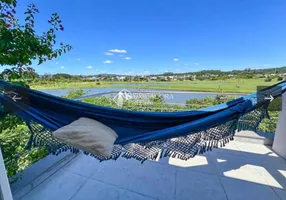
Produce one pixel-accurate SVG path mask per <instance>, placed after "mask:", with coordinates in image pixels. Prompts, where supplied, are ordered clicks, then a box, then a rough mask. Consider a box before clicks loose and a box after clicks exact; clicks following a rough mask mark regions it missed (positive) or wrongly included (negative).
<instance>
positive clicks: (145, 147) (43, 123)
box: [0, 81, 286, 161]
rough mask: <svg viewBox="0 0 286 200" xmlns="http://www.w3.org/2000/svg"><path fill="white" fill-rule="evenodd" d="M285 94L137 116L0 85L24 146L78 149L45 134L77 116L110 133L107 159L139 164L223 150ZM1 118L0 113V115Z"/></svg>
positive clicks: (284, 85)
mask: <svg viewBox="0 0 286 200" xmlns="http://www.w3.org/2000/svg"><path fill="white" fill-rule="evenodd" d="M285 91H286V81H283V82H281V83H278V84H276V85H273V86H271V87H268V88H265V89H263V90H261V91H259V92H258V93H253V94H250V95H247V96H244V97H241V98H238V99H235V100H233V101H230V102H227V103H223V104H220V105H216V106H212V107H208V108H203V109H199V110H193V111H184V112H139V111H128V110H121V109H115V108H109V107H103V106H97V105H91V104H87V103H84V102H80V101H75V100H70V99H65V98H60V97H56V96H52V95H49V94H46V93H43V92H39V91H36V90H31V89H28V88H25V87H22V86H19V85H14V84H10V83H7V82H4V81H0V102H1V104H2V105H3V106H4V108H2V115H3V114H6V113H14V114H16V115H17V116H19V117H20V118H22V119H23V120H24V121H25V122H26V123H27V125H28V127H29V129H30V131H31V138H30V141H29V144H28V146H29V147H31V146H46V148H47V149H48V150H49V151H50V152H53V153H55V154H58V153H60V152H62V151H66V150H72V151H73V152H77V151H78V150H76V149H74V148H73V147H70V146H67V145H65V144H63V143H61V142H59V141H57V140H56V139H55V138H53V137H52V135H51V132H52V131H54V130H56V129H58V128H60V127H62V126H65V125H67V124H69V123H71V122H73V121H74V120H77V119H78V118H80V117H88V118H91V119H95V120H97V121H100V122H102V123H103V124H105V125H107V126H109V127H110V128H112V129H113V130H114V131H115V132H116V133H117V134H118V139H117V140H116V141H115V146H114V149H113V152H112V155H111V157H110V158H103V157H100V156H97V155H93V156H95V157H97V158H98V159H100V160H105V159H117V158H118V157H119V156H120V155H122V156H123V157H126V158H136V159H138V160H140V161H144V160H146V159H156V158H157V157H158V156H161V157H162V156H177V157H178V158H180V159H184V160H186V159H189V158H191V157H193V156H195V155H196V154H198V153H203V152H204V151H207V150H210V149H211V148H212V147H218V146H219V145H224V144H225V143H226V142H228V141H229V140H231V139H232V138H233V135H234V133H235V131H236V130H246V129H247V130H256V128H257V127H258V125H259V123H260V122H261V120H262V119H263V118H264V117H267V116H268V114H267V108H268V105H269V103H270V101H269V100H267V99H265V98H264V96H265V95H272V96H273V97H274V98H276V97H279V96H281V95H282V94H283V93H284V92H285ZM0 113H1V112H0Z"/></svg>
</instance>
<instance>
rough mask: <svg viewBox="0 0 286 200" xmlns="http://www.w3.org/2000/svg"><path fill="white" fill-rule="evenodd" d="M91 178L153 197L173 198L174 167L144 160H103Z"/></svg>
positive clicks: (163, 199) (165, 199)
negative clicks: (142, 161) (141, 161)
mask: <svg viewBox="0 0 286 200" xmlns="http://www.w3.org/2000/svg"><path fill="white" fill-rule="evenodd" d="M102 164H103V165H99V168H98V169H97V170H96V172H95V173H94V174H93V175H92V178H93V179H95V180H99V181H102V182H105V183H110V184H113V185H115V186H120V187H121V188H125V189H127V190H131V191H136V192H138V193H140V194H143V195H147V196H151V197H153V198H157V199H162V200H167V199H173V197H174V192H175V167H173V166H170V165H163V164H159V163H156V162H151V161H146V162H144V164H141V163H140V162H138V161H136V160H126V159H119V160H118V161H107V162H103V163H102Z"/></svg>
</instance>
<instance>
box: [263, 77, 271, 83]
mask: <svg viewBox="0 0 286 200" xmlns="http://www.w3.org/2000/svg"><path fill="white" fill-rule="evenodd" d="M264 81H265V82H271V81H272V79H271V78H270V77H268V78H266V79H264Z"/></svg>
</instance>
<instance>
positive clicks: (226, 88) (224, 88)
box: [32, 79, 278, 93]
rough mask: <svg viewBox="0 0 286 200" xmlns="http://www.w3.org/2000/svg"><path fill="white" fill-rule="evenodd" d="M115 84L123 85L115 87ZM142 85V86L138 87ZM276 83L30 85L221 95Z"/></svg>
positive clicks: (233, 80)
mask: <svg viewBox="0 0 286 200" xmlns="http://www.w3.org/2000/svg"><path fill="white" fill-rule="evenodd" d="M116 83H120V84H125V85H124V86H123V85H116ZM139 83H142V85H138V84H139ZM276 83H278V81H277V80H276V79H275V80H272V81H271V82H265V81H264V79H229V80H220V81H210V80H206V81H199V80H197V81H172V82H104V81H101V82H100V85H97V84H96V82H73V83H68V82H65V83H53V84H45V85H32V88H33V89H64V88H144V89H162V90H185V91H201V92H223V93H250V92H253V91H256V87H257V86H270V85H273V84H276ZM114 84H115V85H114Z"/></svg>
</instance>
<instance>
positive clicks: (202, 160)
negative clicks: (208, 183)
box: [168, 154, 218, 175]
mask: <svg viewBox="0 0 286 200" xmlns="http://www.w3.org/2000/svg"><path fill="white" fill-rule="evenodd" d="M208 155H209V154H204V155H197V156H195V157H194V158H190V159H189V160H186V161H184V160H180V159H176V158H169V159H168V164H169V165H173V166H176V167H180V168H187V169H188V170H192V171H197V172H203V173H208V174H214V175H217V174H218V171H217V169H216V167H215V165H214V164H213V162H212V161H211V160H210V158H209V156H208Z"/></svg>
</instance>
